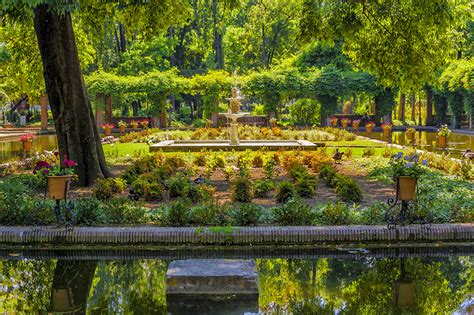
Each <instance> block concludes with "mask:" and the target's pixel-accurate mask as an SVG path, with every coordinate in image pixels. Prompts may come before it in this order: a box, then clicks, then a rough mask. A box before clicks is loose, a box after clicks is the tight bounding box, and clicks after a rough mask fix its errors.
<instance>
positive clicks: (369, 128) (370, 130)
mask: <svg viewBox="0 0 474 315" xmlns="http://www.w3.org/2000/svg"><path fill="white" fill-rule="evenodd" d="M372 128H374V126H372V125H368V126H365V130H366V131H367V133H369V134H370V133H372Z"/></svg>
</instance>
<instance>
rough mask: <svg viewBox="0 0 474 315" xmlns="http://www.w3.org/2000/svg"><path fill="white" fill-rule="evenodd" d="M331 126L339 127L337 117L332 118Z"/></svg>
mask: <svg viewBox="0 0 474 315" xmlns="http://www.w3.org/2000/svg"><path fill="white" fill-rule="evenodd" d="M330 121H331V126H333V127H336V126H337V117H331V119H330Z"/></svg>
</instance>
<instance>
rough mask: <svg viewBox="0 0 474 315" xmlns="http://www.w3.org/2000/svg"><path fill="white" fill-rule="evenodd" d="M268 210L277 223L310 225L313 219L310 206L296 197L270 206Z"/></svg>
mask: <svg viewBox="0 0 474 315" xmlns="http://www.w3.org/2000/svg"><path fill="white" fill-rule="evenodd" d="M270 211H271V212H272V215H273V220H274V222H275V223H276V224H278V225H284V226H287V225H289V226H296V225H312V224H313V221H314V213H313V211H312V209H311V207H310V206H308V205H306V204H304V203H303V202H301V200H299V199H298V198H291V199H289V200H288V201H287V202H286V203H284V204H282V205H279V206H276V207H273V208H271V209H270Z"/></svg>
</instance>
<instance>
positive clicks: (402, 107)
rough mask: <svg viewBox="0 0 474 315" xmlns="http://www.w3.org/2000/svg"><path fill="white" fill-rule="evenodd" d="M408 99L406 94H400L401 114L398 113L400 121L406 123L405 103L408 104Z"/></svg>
mask: <svg viewBox="0 0 474 315" xmlns="http://www.w3.org/2000/svg"><path fill="white" fill-rule="evenodd" d="M406 100H407V97H406V95H405V94H403V93H400V107H399V112H398V120H400V121H402V122H403V121H405V103H406Z"/></svg>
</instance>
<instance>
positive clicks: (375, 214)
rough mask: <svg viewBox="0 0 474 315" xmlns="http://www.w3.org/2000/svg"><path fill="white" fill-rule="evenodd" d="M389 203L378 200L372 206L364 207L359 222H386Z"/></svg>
mask: <svg viewBox="0 0 474 315" xmlns="http://www.w3.org/2000/svg"><path fill="white" fill-rule="evenodd" d="M386 210H387V204H386V203H383V202H378V203H374V204H372V205H371V206H370V207H365V208H362V209H361V210H360V212H359V220H358V221H359V222H358V223H359V224H369V225H371V224H384V223H385V211H386Z"/></svg>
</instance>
